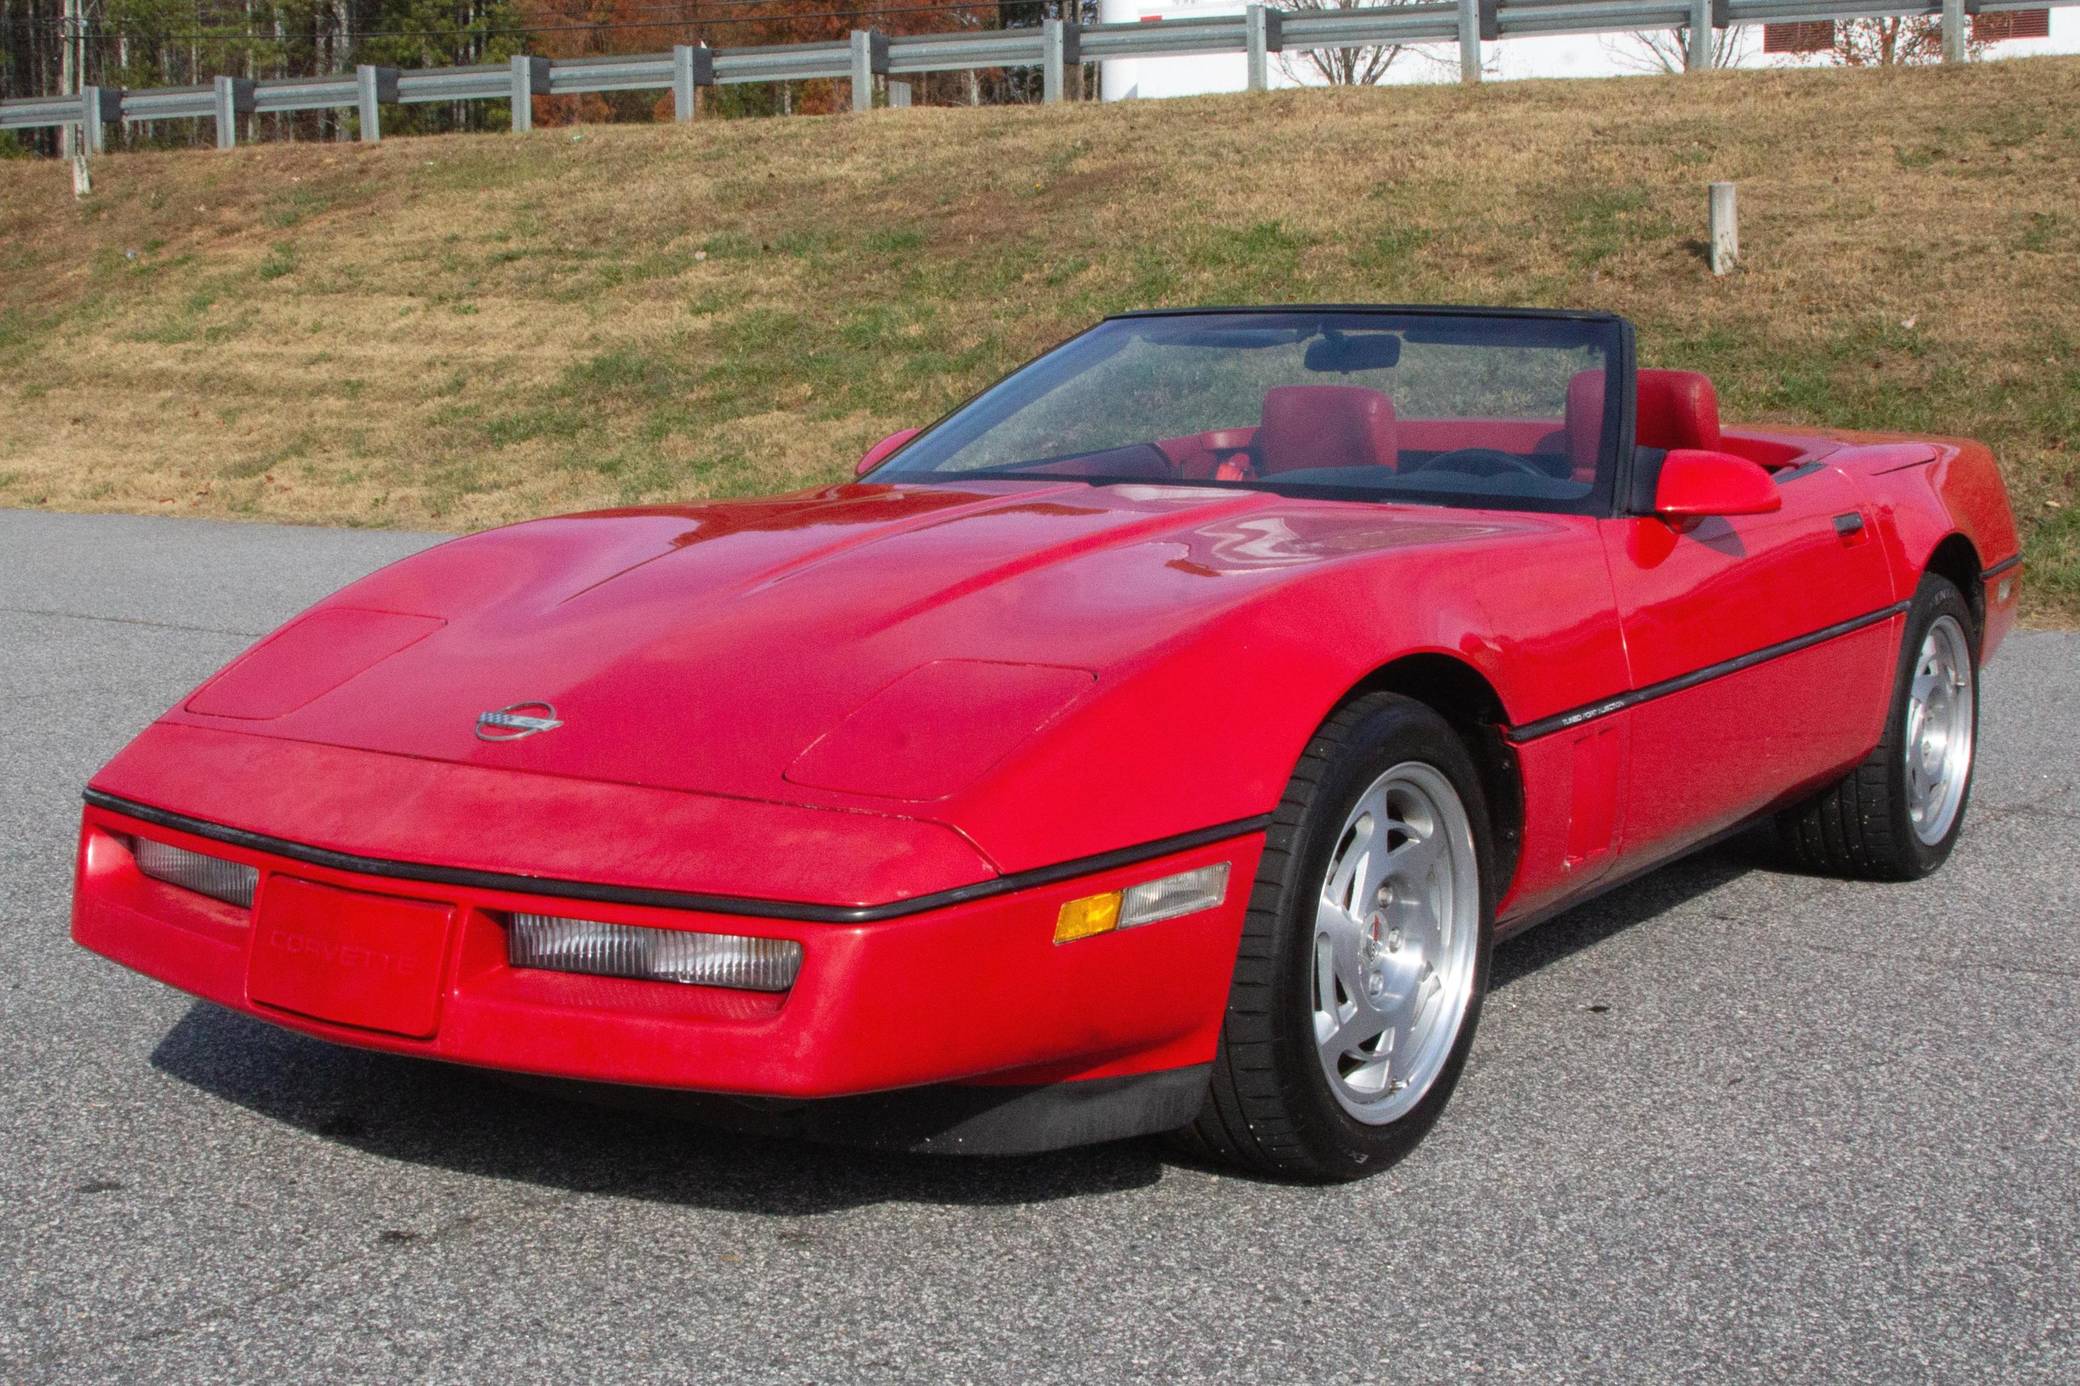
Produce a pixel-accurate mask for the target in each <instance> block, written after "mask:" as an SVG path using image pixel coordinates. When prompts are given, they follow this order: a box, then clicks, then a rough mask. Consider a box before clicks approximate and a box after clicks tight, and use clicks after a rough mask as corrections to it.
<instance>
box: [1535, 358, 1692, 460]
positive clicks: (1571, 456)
mask: <svg viewBox="0 0 2080 1386" xmlns="http://www.w3.org/2000/svg"><path fill="white" fill-rule="evenodd" d="M1638 380H1639V414H1638V417H1637V422H1636V425H1635V427H1634V429H1633V442H1634V444H1636V445H1637V446H1639V447H1643V448H1716V447H1718V446H1719V396H1718V395H1717V393H1715V392H1714V391H1713V389H1712V382H1711V380H1710V379H1709V378H1708V377H1706V376H1702V375H1699V374H1698V373H1697V372H1696V371H1641V372H1640V373H1639V375H1638ZM1602 440H1603V372H1602V371H1600V370H1596V371H1582V372H1580V373H1578V374H1577V375H1576V376H1575V377H1574V378H1573V379H1572V380H1570V381H1568V382H1567V460H1568V462H1569V463H1570V464H1571V465H1572V466H1573V468H1574V474H1575V477H1576V478H1577V479H1578V480H1582V481H1588V480H1592V479H1593V478H1594V477H1595V475H1596V455H1597V452H1598V451H1599V444H1600V443H1601V442H1602Z"/></svg>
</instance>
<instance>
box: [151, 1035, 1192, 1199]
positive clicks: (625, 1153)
mask: <svg viewBox="0 0 2080 1386" xmlns="http://www.w3.org/2000/svg"><path fill="white" fill-rule="evenodd" d="M151 1062H152V1066H153V1067H154V1068H156V1069H158V1070H159V1071H161V1072H162V1073H165V1074H167V1075H168V1076H170V1077H173V1078H176V1079H178V1080H179V1081H181V1082H183V1083H187V1084H189V1085H191V1086H193V1087H196V1088H199V1089H201V1090H203V1091H204V1092H208V1093H210V1094H212V1095H214V1096H216V1097H219V1098H222V1099H224V1100H225V1101H228V1102H233V1103H236V1104H237V1105H239V1106H241V1107H244V1108H246V1109H248V1110H250V1111H253V1112H257V1113H259V1114H260V1115H262V1116H265V1117H267V1118H269V1119H271V1120H274V1121H280V1122H284V1123H287V1124H288V1125H291V1126H295V1127H299V1128H301V1129H303V1130H305V1131H309V1132H312V1133H314V1134H316V1135H319V1136H322V1137H325V1138H327V1139H329V1140H334V1141H337V1142H339V1143H341V1144H343V1145H347V1146H351V1147H353V1148H355V1149H357V1150H362V1151H366V1152H367V1153H369V1154H371V1155H378V1156H381V1157H383V1158H385V1159H392V1160H404V1161H409V1162H412V1163H415V1164H423V1165H431V1166H437V1167H439V1168H442V1169H448V1170H455V1171H459V1172H461V1173H466V1174H477V1175H484V1176H487V1177H490V1178H496V1179H511V1180H521V1181H524V1182H527V1183H531V1184H536V1185H540V1186H543V1187H547V1188H554V1189H562V1190H567V1191H570V1192H574V1193H589V1194H605V1195H609V1196H613V1197H618V1198H639V1199H649V1200H653V1201H656V1202H661V1203H675V1204H682V1205H686V1206H691V1207H703V1208H714V1209H717V1210H726V1211H735V1212H749V1213H760V1214H768V1215H773V1216H797V1215H806V1214H817V1213H828V1212H835V1211H840V1210H843V1209H847V1208H853V1207H860V1206H866V1205H871V1204H878V1203H901V1202H914V1203H931V1204H954V1205H967V1206H976V1207H989V1206H999V1205H1016V1204H1025V1203H1040V1202H1047V1201H1050V1200H1053V1199H1059V1198H1075V1197H1080V1196H1084V1195H1089V1194H1101V1193H1111V1192H1116V1191H1120V1190H1126V1189H1133V1188H1139V1187H1142V1186H1145V1185H1148V1184H1153V1183H1154V1182H1155V1181H1156V1180H1157V1179H1158V1178H1160V1177H1161V1175H1162V1172H1163V1168H1164V1163H1165V1160H1164V1156H1165V1152H1164V1150H1163V1148H1162V1146H1161V1145H1160V1144H1159V1143H1158V1142H1156V1141H1152V1140H1141V1141H1119V1142H1115V1143H1112V1144H1110V1145H1103V1146H1093V1147H1089V1148H1086V1149H1082V1150H1073V1151H1065V1152H1061V1153H1057V1154H1048V1155H1034V1156H1017V1157H1012V1156H1003V1157H987V1158H976V1157H960V1156H940V1155H912V1154H904V1153H899V1152H887V1151H877V1150H869V1149H859V1148H853V1147H847V1146H835V1145H824V1144H815V1143H811V1142H808V1141H803V1140H795V1139H783V1138H767V1137H761V1136H752V1135H742V1134H738V1133H736V1132H732V1131H728V1130H725V1129H722V1128H720V1127H716V1126H712V1125H709V1124H707V1123H704V1122H696V1121H690V1120H686V1119H684V1118H682V1117H679V1116H676V1115H673V1114H670V1113H660V1112H654V1111H641V1110H626V1109H623V1108H621V1107H618V1106H607V1105H603V1104H600V1103H597V1102H593V1101H586V1100H580V1099H578V1098H576V1097H570V1096H564V1095H562V1094H560V1093H558V1092H557V1091H555V1090H553V1089H543V1088H538V1087H534V1086H526V1087H522V1086H518V1085H516V1084H513V1083H510V1082H507V1081H504V1080H502V1079H500V1078H498V1077H497V1076H495V1075H493V1074H490V1073H487V1072H483V1071H481V1070H477V1069H471V1068H465V1067H462V1066H459V1065H452V1064H444V1063H439V1062H435V1061H431V1060H424V1059H411V1058H403V1057H399V1056H396V1055H389V1054H378V1053H373V1052H369V1051H364V1050H357V1049H346V1048H341V1047H339V1046H336V1045H331V1044H327V1043H324V1042H323V1041H320V1040H315V1039H311V1038H309V1037H307V1036H303V1035H299V1034H295V1033H293V1032H291V1031H287V1030H282V1029H279V1028H277V1027H275V1026H273V1025H269V1024H267V1023H266V1022H264V1021H259V1020H255V1019H252V1018H250V1017H248V1016H243V1015H239V1014H237V1013H236V1012H232V1011H227V1010H223V1009H221V1008H220V1007H217V1006H214V1005H211V1004H209V1003H208V1002H197V1003H196V1004H195V1005H193V1006H191V1007H190V1008H189V1009H188V1011H187V1013H186V1014H185V1015H183V1016H182V1017H181V1019H180V1020H179V1021H178V1022H176V1023H175V1024H174V1026H173V1028H172V1029H171V1030H169V1031H167V1033H166V1035H165V1037H164V1038H162V1039H161V1040H160V1042H159V1044H158V1046H157V1047H156V1048H155V1049H154V1050H153V1051H152V1056H151Z"/></svg>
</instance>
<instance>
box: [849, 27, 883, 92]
mask: <svg viewBox="0 0 2080 1386" xmlns="http://www.w3.org/2000/svg"><path fill="white" fill-rule="evenodd" d="M887 71H888V35H887V34H884V33H882V32H881V31H880V30H879V29H854V30H853V31H852V109H853V110H855V111H871V110H873V109H874V78H875V76H876V74H881V73H886V72H887Z"/></svg>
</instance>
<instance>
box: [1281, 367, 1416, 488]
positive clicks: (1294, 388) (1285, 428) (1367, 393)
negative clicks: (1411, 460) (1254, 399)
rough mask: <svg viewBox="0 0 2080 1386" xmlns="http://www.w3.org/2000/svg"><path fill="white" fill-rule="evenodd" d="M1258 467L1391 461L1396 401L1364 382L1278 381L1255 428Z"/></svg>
mask: <svg viewBox="0 0 2080 1386" xmlns="http://www.w3.org/2000/svg"><path fill="white" fill-rule="evenodd" d="M1256 447H1257V469H1258V471H1259V472H1260V473H1263V474H1267V475H1268V474H1269V473H1272V472H1291V471H1298V470H1300V469H1302V468H1305V467H1393V466H1397V465H1399V462H1400V451H1399V449H1398V448H1397V446H1396V444H1395V441H1394V404H1393V401H1392V400H1389V399H1388V398H1387V397H1386V396H1385V395H1383V394H1381V393H1380V392H1379V391H1377V390H1368V389H1366V388H1365V387H1364V386H1362V385H1277V386H1273V387H1272V388H1271V389H1269V390H1266V391H1265V392H1264V418H1263V422H1262V423H1261V424H1260V425H1259V426H1258V428H1257V438H1256Z"/></svg>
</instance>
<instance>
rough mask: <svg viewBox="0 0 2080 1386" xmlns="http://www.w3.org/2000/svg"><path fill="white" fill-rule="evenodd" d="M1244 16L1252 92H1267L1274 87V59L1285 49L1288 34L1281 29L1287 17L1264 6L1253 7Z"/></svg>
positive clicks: (1244, 12)
mask: <svg viewBox="0 0 2080 1386" xmlns="http://www.w3.org/2000/svg"><path fill="white" fill-rule="evenodd" d="M1242 15H1243V21H1242V27H1243V33H1244V35H1245V36H1246V37H1247V39H1248V42H1249V89H1250V90H1251V91H1265V90H1267V89H1268V88H1269V87H1270V86H1271V55H1272V54H1273V53H1276V52H1278V51H1279V50H1280V49H1282V48H1284V47H1285V34H1284V32H1283V30H1282V29H1281V28H1280V24H1281V23H1282V21H1283V18H1284V17H1283V16H1282V15H1281V14H1280V13H1279V12H1278V11H1277V10H1273V9H1266V8H1265V7H1264V6H1262V5H1251V6H1250V7H1249V8H1248V9H1245V10H1244V11H1243V12H1242Z"/></svg>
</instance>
